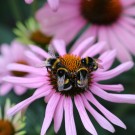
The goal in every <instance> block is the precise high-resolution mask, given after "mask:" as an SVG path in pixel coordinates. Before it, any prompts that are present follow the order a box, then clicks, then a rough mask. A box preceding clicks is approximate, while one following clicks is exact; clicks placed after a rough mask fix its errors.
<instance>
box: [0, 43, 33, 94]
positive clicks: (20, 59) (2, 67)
mask: <svg viewBox="0 0 135 135" xmlns="http://www.w3.org/2000/svg"><path fill="white" fill-rule="evenodd" d="M27 49H28V48H27V47H26V46H25V45H23V44H21V43H19V42H17V41H13V42H12V43H11V46H9V45H8V44H3V45H1V55H0V95H6V94H7V93H8V92H9V91H11V90H12V89H13V90H14V92H15V93H16V94H17V95H21V94H24V93H25V92H26V90H27V88H26V87H21V86H19V85H16V84H11V83H7V82H3V81H2V78H3V77H4V76H7V75H10V76H20V77H21V76H25V77H27V78H29V77H30V76H31V75H30V74H29V73H27V72H19V71H15V70H14V71H10V70H8V69H7V66H8V64H10V63H18V64H23V65H32V64H34V63H32V61H31V60H29V59H27V57H26V56H25V54H24V52H25V51H26V50H27Z"/></svg>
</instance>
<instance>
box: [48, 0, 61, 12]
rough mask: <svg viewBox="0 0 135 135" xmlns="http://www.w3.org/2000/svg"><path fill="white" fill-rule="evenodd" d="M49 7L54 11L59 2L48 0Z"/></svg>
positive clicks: (57, 0)
mask: <svg viewBox="0 0 135 135" xmlns="http://www.w3.org/2000/svg"><path fill="white" fill-rule="evenodd" d="M48 3H49V5H50V7H51V8H52V9H53V10H54V11H56V10H57V9H58V7H59V0H48Z"/></svg>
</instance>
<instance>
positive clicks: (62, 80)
mask: <svg viewBox="0 0 135 135" xmlns="http://www.w3.org/2000/svg"><path fill="white" fill-rule="evenodd" d="M56 76H57V86H58V91H68V90H70V89H71V88H72V82H71V77H70V73H69V72H68V70H67V69H66V68H63V67H61V68H59V69H58V70H57V73H56Z"/></svg>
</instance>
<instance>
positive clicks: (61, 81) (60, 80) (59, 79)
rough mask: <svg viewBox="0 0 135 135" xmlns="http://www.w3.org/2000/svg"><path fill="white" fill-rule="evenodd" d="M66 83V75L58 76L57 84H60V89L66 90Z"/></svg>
mask: <svg viewBox="0 0 135 135" xmlns="http://www.w3.org/2000/svg"><path fill="white" fill-rule="evenodd" d="M64 84H65V75H63V76H62V77H59V76H58V78H57V85H58V91H63V90H64Z"/></svg>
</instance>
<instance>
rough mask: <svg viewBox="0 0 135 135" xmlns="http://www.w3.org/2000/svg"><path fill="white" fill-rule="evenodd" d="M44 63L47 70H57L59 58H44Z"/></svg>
mask: <svg viewBox="0 0 135 135" xmlns="http://www.w3.org/2000/svg"><path fill="white" fill-rule="evenodd" d="M44 65H45V67H46V68H47V70H49V69H50V70H51V71H53V70H55V69H56V70H57V69H58V68H59V67H60V66H61V64H60V60H59V58H49V59H46V61H45V62H44Z"/></svg>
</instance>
